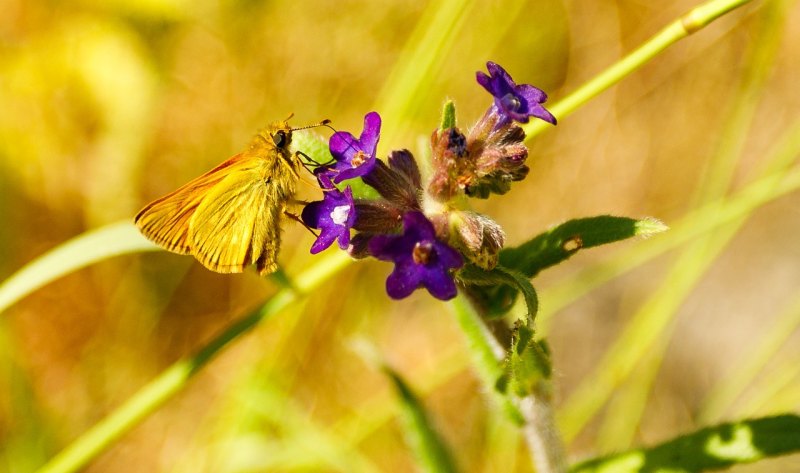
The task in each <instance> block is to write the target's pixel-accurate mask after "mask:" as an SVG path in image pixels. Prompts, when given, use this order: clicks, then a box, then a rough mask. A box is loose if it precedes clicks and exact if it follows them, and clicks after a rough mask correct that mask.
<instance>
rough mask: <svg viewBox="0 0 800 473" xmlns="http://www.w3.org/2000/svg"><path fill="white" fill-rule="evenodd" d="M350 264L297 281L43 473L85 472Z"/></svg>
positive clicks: (317, 269)
mask: <svg viewBox="0 0 800 473" xmlns="http://www.w3.org/2000/svg"><path fill="white" fill-rule="evenodd" d="M351 261H352V260H351V259H350V258H349V256H347V254H346V253H343V252H335V253H331V254H329V255H328V256H326V257H325V258H323V259H322V260H320V261H319V263H317V264H316V265H314V266H312V267H311V268H309V269H308V270H306V271H305V272H303V273H301V274H299V275H298V276H297V277H295V278H294V283H295V287H296V288H297V289H296V291H292V290H289V289H284V290H282V291H280V292H278V293H277V294H276V295H275V296H274V297H272V298H271V299H270V300H269V301H267V302H266V303H265V304H264V305H262V306H261V307H259V308H257V309H256V310H254V311H253V312H251V313H250V314H248V315H247V316H245V317H244V318H242V319H240V320H238V321H236V322H234V323H233V324H231V325H230V326H229V327H228V328H227V329H226V330H225V331H224V332H223V333H222V334H220V335H219V336H217V337H216V338H214V339H213V340H212V341H211V342H209V343H208V344H207V345H205V346H204V347H203V348H202V349H201V350H199V351H198V352H197V353H195V354H194V355H193V356H189V357H186V358H183V359H181V360H179V361H177V362H176V363H174V364H173V365H172V366H170V367H169V368H168V369H166V370H165V371H164V372H162V373H161V374H160V375H159V376H158V377H157V378H156V379H154V380H153V381H151V382H150V383H148V384H147V385H146V386H144V387H143V388H142V389H141V390H139V392H137V393H136V394H134V395H133V396H132V397H131V398H129V399H128V400H127V401H126V402H125V403H124V404H123V405H122V406H120V407H119V408H117V409H116V410H115V411H114V412H112V413H111V414H110V415H109V416H108V417H106V418H105V419H103V420H102V421H100V422H99V423H97V424H96V425H95V426H94V427H92V428H91V429H89V430H87V431H86V432H84V433H83V435H81V436H80V437H78V438H77V439H76V440H75V441H74V442H72V443H71V444H70V445H69V446H67V447H66V448H65V449H64V450H63V451H62V452H61V453H59V454H58V455H56V456H55V457H54V458H52V459H51V460H50V462H48V463H47V464H46V465H44V466H43V467H42V468H41V469H40V470H38V471H39V473H67V472H74V471H78V470H80V469H81V468H83V467H84V466H85V465H86V464H87V463H88V462H90V461H91V460H92V459H93V458H95V457H96V456H97V455H99V454H100V453H102V452H103V451H104V450H105V449H106V448H108V447H109V446H110V445H112V444H113V443H114V441H116V440H117V439H118V438H120V437H121V436H122V435H124V434H126V433H127V432H128V431H130V430H131V429H132V428H133V427H135V426H136V425H138V424H139V423H140V422H141V421H142V420H143V419H145V418H146V417H147V416H148V415H150V414H152V413H153V412H154V411H155V410H156V409H158V408H159V407H160V406H161V405H162V404H164V403H165V402H166V401H168V400H169V399H171V398H172V397H173V396H174V395H175V394H176V393H178V392H180V391H181V390H182V389H183V388H185V387H186V385H187V384H188V382H189V381H190V380H191V379H192V377H193V375H194V374H195V373H197V371H198V370H200V369H201V368H202V367H203V366H205V365H206V364H207V363H208V362H209V361H210V360H211V359H212V358H213V357H214V356H215V355H217V354H218V353H219V352H220V351H221V350H222V349H223V348H224V347H225V346H227V345H228V344H229V343H230V342H231V341H233V340H234V339H236V338H238V337H239V336H240V335H242V334H244V333H246V332H248V331H249V330H251V329H253V328H254V327H255V326H256V325H257V324H258V323H259V322H261V321H262V320H263V319H265V318H267V317H270V316H272V315H274V314H275V313H277V312H280V311H281V310H283V309H285V308H286V307H288V306H289V305H291V304H292V303H293V302H294V301H296V300H298V299H299V298H300V297H302V296H303V295H305V294H307V293H308V292H309V291H311V290H312V289H314V288H315V287H317V286H318V285H320V284H322V283H323V282H324V281H326V280H327V279H328V278H330V277H331V276H333V275H334V274H336V273H337V272H338V271H339V270H340V269H341V268H342V267H343V266H345V265H347V264H349V263H350V262H351Z"/></svg>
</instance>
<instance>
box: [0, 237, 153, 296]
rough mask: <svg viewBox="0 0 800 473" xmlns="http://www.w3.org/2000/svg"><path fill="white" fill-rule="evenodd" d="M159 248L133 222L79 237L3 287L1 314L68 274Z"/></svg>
mask: <svg viewBox="0 0 800 473" xmlns="http://www.w3.org/2000/svg"><path fill="white" fill-rule="evenodd" d="M158 249H159V248H158V247H157V246H156V245H154V244H153V243H150V242H149V241H147V239H145V237H143V236H142V235H141V233H139V230H137V229H136V227H135V226H134V225H133V222H119V223H114V224H111V225H108V226H105V227H101V228H98V229H96V230H91V231H89V232H86V233H83V234H81V235H78V236H77V237H75V238H73V239H71V240H68V241H67V242H65V243H62V244H61V245H59V246H57V247H55V248H53V249H52V250H50V251H48V252H47V253H45V254H43V255H41V256H39V257H38V258H36V259H34V260H33V261H31V262H30V263H28V264H26V265H25V266H23V267H22V268H20V269H19V270H18V271H17V272H16V273H14V274H12V275H11V276H10V277H8V278H7V279H6V280H5V281H3V282H2V284H0V312H3V311H4V310H5V309H7V308H8V307H9V306H11V305H13V304H14V303H16V302H17V301H18V300H20V299H22V298H23V297H25V296H27V295H28V294H30V293H32V292H33V291H35V290H37V289H39V288H40V287H42V286H44V285H45V284H47V283H49V282H52V281H54V280H55V279H58V278H60V277H61V276H64V275H66V274H69V273H71V272H73V271H77V270H79V269H81V268H83V267H86V266H88V265H90V264H93V263H96V262H98V261H102V260H104V259H107V258H111V257H112V256H119V255H123V254H127V253H137V252H140V251H155V250H158Z"/></svg>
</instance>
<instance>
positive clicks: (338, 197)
mask: <svg viewBox="0 0 800 473" xmlns="http://www.w3.org/2000/svg"><path fill="white" fill-rule="evenodd" d="M301 218H302V219H303V223H305V224H306V225H308V226H309V227H311V228H318V229H319V230H320V232H319V236H318V237H317V240H316V241H315V242H314V244H313V245H311V253H312V254H316V253H319V252H320V251H322V250H324V249H326V248H327V247H329V246H331V245H332V244H333V242H334V241H337V240H338V242H339V248H341V249H343V250H344V249H347V247H348V246H349V245H350V229H351V228H352V227H353V224H354V223H355V221H356V212H355V203H354V201H353V191H352V190H351V189H350V186H347V188H345V190H344V192H342V191H339V190H337V189H332V190H328V191H326V192H325V196H324V198H323V200H321V201H316V202H311V203H310V204H308V205H306V206H305V208H303V213H302V216H301Z"/></svg>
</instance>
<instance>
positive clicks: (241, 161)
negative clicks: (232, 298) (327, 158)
mask: <svg viewBox="0 0 800 473" xmlns="http://www.w3.org/2000/svg"><path fill="white" fill-rule="evenodd" d="M291 132H292V129H291V128H290V127H289V124H288V123H286V122H279V123H274V124H272V125H270V126H269V127H268V128H267V129H266V130H264V131H262V132H261V133H260V134H259V135H257V136H256V138H255V139H254V140H253V142H252V143H251V144H250V146H249V147H248V148H247V150H246V151H245V152H243V153H241V154H238V155H236V156H234V157H233V158H231V159H229V160H227V161H225V162H223V163H222V164H220V165H219V166H217V167H216V168H214V169H212V170H211V171H208V172H207V173H205V174H203V175H202V176H200V177H198V178H196V179H194V180H192V181H190V182H189V183H187V184H185V185H184V186H182V187H180V188H179V189H178V190H176V191H174V192H172V193H170V194H167V195H165V196H164V197H162V198H160V199H158V200H156V201H154V202H152V203H151V204H150V205H148V206H147V207H145V208H144V209H142V211H141V212H139V214H138V215H137V216H136V225H137V226H138V227H139V229H140V230H141V231H142V233H143V234H144V235H145V236H146V237H147V238H149V239H151V240H152V241H154V242H155V243H157V244H159V245H161V246H162V247H164V248H166V249H167V250H169V251H172V252H175V253H181V254H192V255H194V256H195V258H197V260H198V261H200V262H201V263H202V264H203V265H204V266H205V267H207V268H208V269H211V270H212V271H217V272H220V273H239V272H242V271H243V270H244V268H245V267H246V266H248V265H250V264H255V265H256V267H257V269H258V271H259V272H260V273H261V274H267V273H271V272H273V271H275V270H276V269H277V262H276V256H277V252H278V248H279V246H280V221H281V218H282V216H283V213H284V211H285V209H286V203H287V202H288V201H289V200H290V199H291V198H292V195H293V194H294V192H295V187H296V184H297V180H298V169H299V167H300V166H301V164H300V162H299V160H298V159H297V158H296V157H295V156H293V155H292V154H291V153H290V151H289V145H290V144H291V139H292V135H291Z"/></svg>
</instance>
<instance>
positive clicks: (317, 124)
mask: <svg viewBox="0 0 800 473" xmlns="http://www.w3.org/2000/svg"><path fill="white" fill-rule="evenodd" d="M292 115H294V114H292ZM330 122H331V121H330V120H328V119H327V118H326V119H325V120H322V121H321V122H319V123H314V124H313V125H306V126H300V127H297V128H292V129H291V131H298V130H305V129H308V128H316V127H318V126H327V127H328V128H330V129H331V130H333V127H332V126H330V125H329V123H330ZM333 131H336V130H333Z"/></svg>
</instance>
